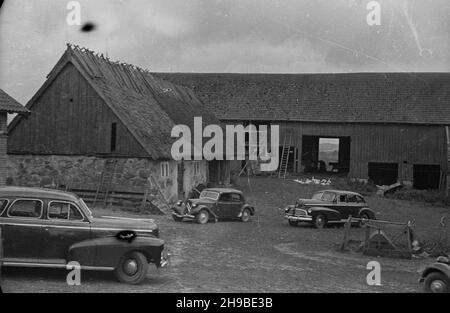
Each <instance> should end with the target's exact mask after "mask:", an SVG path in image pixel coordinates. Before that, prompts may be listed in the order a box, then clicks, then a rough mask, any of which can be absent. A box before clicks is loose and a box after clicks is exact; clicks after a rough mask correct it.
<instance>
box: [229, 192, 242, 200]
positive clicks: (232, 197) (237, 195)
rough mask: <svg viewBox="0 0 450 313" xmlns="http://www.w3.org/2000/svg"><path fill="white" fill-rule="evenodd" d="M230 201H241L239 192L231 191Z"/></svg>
mask: <svg viewBox="0 0 450 313" xmlns="http://www.w3.org/2000/svg"><path fill="white" fill-rule="evenodd" d="M231 201H233V202H241V201H242V197H241V195H240V194H237V193H232V194H231Z"/></svg>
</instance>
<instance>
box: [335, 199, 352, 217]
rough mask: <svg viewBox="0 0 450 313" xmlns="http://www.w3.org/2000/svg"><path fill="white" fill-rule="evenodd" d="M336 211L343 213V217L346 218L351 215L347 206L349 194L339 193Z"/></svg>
mask: <svg viewBox="0 0 450 313" xmlns="http://www.w3.org/2000/svg"><path fill="white" fill-rule="evenodd" d="M335 208H336V211H338V212H339V213H340V214H341V217H340V218H341V219H346V218H348V216H349V213H350V212H349V211H348V207H347V196H346V195H345V194H338V195H337V204H336V207H335Z"/></svg>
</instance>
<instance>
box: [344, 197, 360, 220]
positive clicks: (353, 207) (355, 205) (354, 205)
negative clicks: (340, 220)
mask: <svg viewBox="0 0 450 313" xmlns="http://www.w3.org/2000/svg"><path fill="white" fill-rule="evenodd" d="M360 209H361V203H360V202H359V201H358V196H357V195H355V194H348V195H347V208H346V212H347V218H348V217H349V216H350V215H351V216H352V217H358V213H359V210H360Z"/></svg>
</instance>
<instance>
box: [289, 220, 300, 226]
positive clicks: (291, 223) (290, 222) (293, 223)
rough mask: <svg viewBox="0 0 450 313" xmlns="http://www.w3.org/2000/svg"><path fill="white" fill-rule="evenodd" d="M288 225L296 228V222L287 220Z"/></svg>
mask: <svg viewBox="0 0 450 313" xmlns="http://www.w3.org/2000/svg"><path fill="white" fill-rule="evenodd" d="M289 225H291V226H293V227H296V226H298V222H297V221H291V220H289Z"/></svg>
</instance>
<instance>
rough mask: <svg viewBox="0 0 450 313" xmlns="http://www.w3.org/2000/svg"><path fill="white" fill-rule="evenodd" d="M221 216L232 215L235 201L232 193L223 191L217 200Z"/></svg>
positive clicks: (228, 216) (227, 216)
mask: <svg viewBox="0 0 450 313" xmlns="http://www.w3.org/2000/svg"><path fill="white" fill-rule="evenodd" d="M217 206H218V211H219V217H221V218H230V217H231V216H232V209H233V202H232V199H231V194H230V193H222V194H221V195H220V197H219V201H218V202H217Z"/></svg>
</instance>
